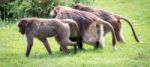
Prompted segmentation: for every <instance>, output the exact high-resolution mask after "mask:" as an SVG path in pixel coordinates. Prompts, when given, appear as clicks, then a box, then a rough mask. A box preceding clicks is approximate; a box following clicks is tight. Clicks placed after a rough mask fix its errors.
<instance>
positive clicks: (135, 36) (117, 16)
mask: <svg viewBox="0 0 150 67" xmlns="http://www.w3.org/2000/svg"><path fill="white" fill-rule="evenodd" d="M115 17H116V18H118V19H119V21H120V19H122V20H124V21H126V22H127V23H128V24H129V26H130V27H131V30H132V32H133V35H134V38H135V40H136V41H137V42H140V40H139V39H138V37H137V35H136V33H135V30H134V28H133V26H132V24H131V22H130V21H129V20H127V19H126V18H124V17H121V16H119V15H115Z"/></svg>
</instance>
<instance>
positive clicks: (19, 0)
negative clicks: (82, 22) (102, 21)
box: [0, 0, 92, 20]
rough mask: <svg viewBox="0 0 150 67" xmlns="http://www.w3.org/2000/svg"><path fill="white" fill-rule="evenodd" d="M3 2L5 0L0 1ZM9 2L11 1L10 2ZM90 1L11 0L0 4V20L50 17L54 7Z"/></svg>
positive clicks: (88, 1) (88, 0)
mask: <svg viewBox="0 0 150 67" xmlns="http://www.w3.org/2000/svg"><path fill="white" fill-rule="evenodd" d="M2 1H5V0H2ZM10 1H11V0H10ZM90 2H92V1H90V0H81V1H80V0H12V2H9V1H8V3H1V2H0V3H1V4H0V18H1V19H2V20H14V19H18V18H23V17H45V18H48V17H50V15H49V12H50V10H51V9H52V8H53V7H54V6H56V5H65V6H71V5H73V4H75V3H87V4H89V3H90Z"/></svg>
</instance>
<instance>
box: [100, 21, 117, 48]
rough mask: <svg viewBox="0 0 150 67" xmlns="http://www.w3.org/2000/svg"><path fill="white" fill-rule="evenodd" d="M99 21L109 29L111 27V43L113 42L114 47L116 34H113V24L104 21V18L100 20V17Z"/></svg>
mask: <svg viewBox="0 0 150 67" xmlns="http://www.w3.org/2000/svg"><path fill="white" fill-rule="evenodd" d="M100 23H102V24H104V25H107V26H108V27H109V28H110V29H111V32H112V38H113V39H112V43H113V47H115V45H116V43H117V38H116V35H115V32H114V28H113V26H112V25H111V24H110V23H108V22H106V21H104V20H102V19H100Z"/></svg>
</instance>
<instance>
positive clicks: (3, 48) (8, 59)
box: [0, 0, 150, 67]
mask: <svg viewBox="0 0 150 67" xmlns="http://www.w3.org/2000/svg"><path fill="white" fill-rule="evenodd" d="M16 1H19V0H16ZM16 1H13V2H11V3H15V2H16ZM22 1H23V2H21V3H22V4H24V6H21V5H22V4H20V5H19V6H18V7H14V6H11V7H14V8H11V9H14V10H13V11H14V12H15V13H16V14H14V15H13V17H11V18H15V19H16V18H21V17H28V16H32V15H30V14H28V12H22V13H25V14H22V13H20V14H19V12H21V10H22V11H24V10H29V8H28V7H31V6H29V5H28V4H30V3H27V0H22ZM69 1H70V0H69ZM82 1H83V0H82ZM70 2H71V1H70ZM11 3H9V4H10V5H11ZM65 3H66V4H67V5H69V4H70V5H71V3H72V2H71V3H68V1H67V2H65ZM73 3H74V2H73ZM90 3H91V5H92V7H95V8H99V9H104V10H106V11H109V12H113V13H115V14H119V15H123V16H125V17H127V18H128V19H129V20H130V21H131V22H132V24H133V26H134V28H135V30H136V32H137V35H138V37H139V38H140V40H141V43H136V42H135V40H134V38H133V35H132V33H131V29H130V27H129V25H128V24H127V23H125V22H122V26H123V35H124V38H125V39H126V42H127V43H126V44H122V43H118V44H117V50H113V48H112V45H111V35H110V34H108V35H106V37H105V38H106V39H105V43H106V45H105V48H104V49H103V50H101V49H97V50H95V49H93V47H92V46H90V45H86V44H85V45H84V48H85V50H83V51H81V50H79V51H78V53H77V54H73V49H72V48H71V47H69V55H63V53H62V52H60V51H59V45H58V44H57V42H56V41H55V40H54V38H49V43H50V46H51V48H52V51H53V54H52V55H48V53H47V51H46V49H45V48H44V46H43V45H42V43H41V42H40V41H38V40H37V39H35V40H34V45H33V48H32V51H31V55H30V57H29V58H27V57H25V49H26V39H25V36H24V35H21V34H20V33H19V32H18V28H17V23H16V21H12V20H10V21H9V23H7V22H5V21H2V20H1V21H0V67H149V66H150V30H149V29H150V9H149V7H150V4H149V3H150V0H115V1H113V0H95V2H94V3H93V2H90ZM86 4H88V3H86ZM0 5H2V4H0ZM14 5H17V4H14ZM63 5H64V4H63ZM38 6H39V5H38ZM24 8H26V9H24ZM34 9H36V8H34ZM8 12H9V11H8ZM10 12H11V11H10ZM14 12H13V13H14ZM31 12H32V11H31ZM38 12H39V11H38ZM33 13H34V12H33ZM22 15H23V16H22ZM35 16H40V14H37V13H36V14H35ZM41 17H47V16H41ZM6 20H7V19H6Z"/></svg>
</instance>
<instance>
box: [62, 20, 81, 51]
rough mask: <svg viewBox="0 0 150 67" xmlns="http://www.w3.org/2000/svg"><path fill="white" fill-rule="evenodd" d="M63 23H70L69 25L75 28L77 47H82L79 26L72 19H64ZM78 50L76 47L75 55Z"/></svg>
mask: <svg viewBox="0 0 150 67" xmlns="http://www.w3.org/2000/svg"><path fill="white" fill-rule="evenodd" d="M62 21H65V23H68V24H69V25H71V26H73V28H75V29H74V30H75V31H76V32H77V45H80V40H81V37H80V29H79V26H78V24H77V23H76V22H75V21H74V20H71V19H63V20H62ZM76 50H77V47H76V46H75V53H76Z"/></svg>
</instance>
